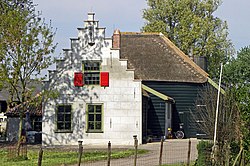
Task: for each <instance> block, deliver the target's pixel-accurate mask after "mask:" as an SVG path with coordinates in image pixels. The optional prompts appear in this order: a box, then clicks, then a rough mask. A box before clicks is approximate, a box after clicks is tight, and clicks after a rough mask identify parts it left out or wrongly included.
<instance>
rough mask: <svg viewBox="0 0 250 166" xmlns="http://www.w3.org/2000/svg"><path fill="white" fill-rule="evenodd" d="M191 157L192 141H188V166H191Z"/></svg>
mask: <svg viewBox="0 0 250 166" xmlns="http://www.w3.org/2000/svg"><path fill="white" fill-rule="evenodd" d="M190 157H191V140H190V139H189V141H188V158H187V166H189V165H190Z"/></svg>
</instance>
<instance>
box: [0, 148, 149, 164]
mask: <svg viewBox="0 0 250 166" xmlns="http://www.w3.org/2000/svg"><path fill="white" fill-rule="evenodd" d="M38 152H39V151H38V150H28V154H27V155H28V159H27V160H21V159H19V160H18V159H16V160H15V159H9V158H8V152H7V150H6V149H1V150H0V163H1V165H2V164H3V166H34V165H37V160H38ZM147 152H148V151H147V150H143V149H140V150H138V154H145V153H147ZM131 155H134V150H133V149H125V150H124V149H122V150H119V149H117V150H112V154H111V158H112V159H118V158H124V157H129V156H131ZM106 159H107V151H102V150H98V151H94V150H93V151H88V152H84V154H83V157H82V161H97V160H106ZM77 161H78V153H77V150H67V151H63V150H58V149H53V150H52V149H50V150H47V149H44V152H43V161H42V165H43V166H58V165H61V164H76V163H77Z"/></svg>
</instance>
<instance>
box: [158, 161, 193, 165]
mask: <svg viewBox="0 0 250 166" xmlns="http://www.w3.org/2000/svg"><path fill="white" fill-rule="evenodd" d="M194 164H195V162H191V163H190V165H191V166H192V165H194ZM186 165H187V164H184V163H176V164H163V165H161V166H186Z"/></svg>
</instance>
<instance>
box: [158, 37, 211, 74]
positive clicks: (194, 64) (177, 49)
mask: <svg viewBox="0 0 250 166" xmlns="http://www.w3.org/2000/svg"><path fill="white" fill-rule="evenodd" d="M159 35H160V36H161V38H162V39H163V40H164V41H165V42H166V43H167V44H168V45H169V47H171V48H172V49H173V50H174V51H175V52H176V53H177V55H179V56H180V57H181V58H183V60H184V61H185V62H187V63H189V64H190V65H191V66H192V67H193V68H194V69H195V70H197V71H198V72H199V73H200V74H201V75H203V76H204V77H208V76H209V74H208V73H207V72H205V71H204V70H203V69H202V68H201V67H200V66H198V65H197V64H196V63H195V62H194V61H192V60H191V59H190V58H189V57H188V56H187V55H186V54H185V53H184V52H182V51H181V50H180V49H179V48H178V47H177V46H176V45H175V44H174V43H173V42H171V41H170V40H169V39H168V38H167V37H166V36H165V35H163V34H162V33H160V34H159Z"/></svg>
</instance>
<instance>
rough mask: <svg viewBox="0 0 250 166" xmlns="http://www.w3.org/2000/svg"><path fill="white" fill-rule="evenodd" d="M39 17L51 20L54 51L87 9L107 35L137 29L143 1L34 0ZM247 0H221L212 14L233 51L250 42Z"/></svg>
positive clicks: (64, 43)
mask: <svg viewBox="0 0 250 166" xmlns="http://www.w3.org/2000/svg"><path fill="white" fill-rule="evenodd" d="M34 2H35V4H38V6H37V10H39V11H42V16H43V17H44V18H45V19H46V20H47V22H48V21H49V20H52V26H53V27H54V28H57V33H56V39H55V42H57V43H58V47H57V50H56V54H59V53H62V49H63V48H70V38H72V37H77V28H79V27H83V21H84V20H86V19H87V13H88V12H94V13H95V18H96V20H99V25H100V27H106V37H111V35H112V33H113V31H114V29H120V30H121V31H125V32H131V31H133V32H139V31H140V28H141V27H142V26H143V25H144V22H145V21H144V20H143V19H142V10H143V9H145V8H146V7H147V4H146V0H34ZM249 7H250V0H224V2H223V3H222V5H221V6H220V7H219V9H218V11H217V12H216V16H218V17H219V18H221V19H222V20H225V21H227V23H228V27H229V34H230V35H229V38H230V39H231V40H232V41H233V44H234V45H235V48H236V50H239V49H240V48H241V47H244V46H248V45H250V22H249V21H248V20H249V19H248V18H249V16H250V11H249Z"/></svg>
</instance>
